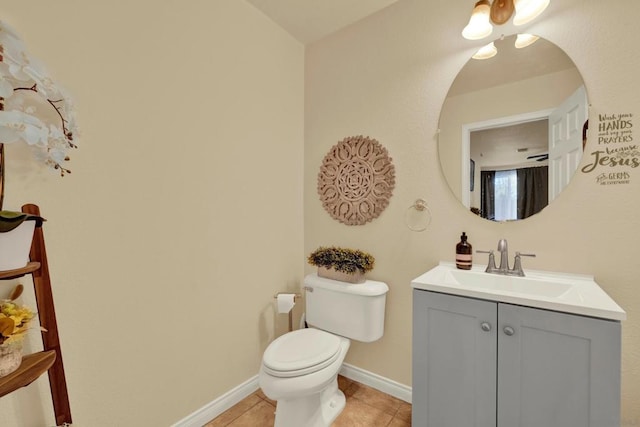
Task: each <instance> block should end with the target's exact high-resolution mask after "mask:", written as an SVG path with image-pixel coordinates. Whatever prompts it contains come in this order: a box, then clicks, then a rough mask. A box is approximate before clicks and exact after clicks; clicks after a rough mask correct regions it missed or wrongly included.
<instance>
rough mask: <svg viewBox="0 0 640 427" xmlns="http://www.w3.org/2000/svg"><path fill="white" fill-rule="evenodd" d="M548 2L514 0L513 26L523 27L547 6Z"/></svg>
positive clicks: (542, 0)
mask: <svg viewBox="0 0 640 427" xmlns="http://www.w3.org/2000/svg"><path fill="white" fill-rule="evenodd" d="M549 1H550V0H515V6H516V16H515V17H514V18H513V25H524V24H526V23H527V22H531V21H533V20H534V19H535V18H536V17H537V16H538V15H540V14H541V13H542V12H543V11H544V10H545V9H546V8H547V6H549Z"/></svg>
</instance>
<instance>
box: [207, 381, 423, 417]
mask: <svg viewBox="0 0 640 427" xmlns="http://www.w3.org/2000/svg"><path fill="white" fill-rule="evenodd" d="M338 387H339V388H340V389H341V390H342V391H343V392H344V394H345V396H347V405H346V407H345V409H344V410H343V411H342V413H341V414H340V415H339V416H338V418H337V419H336V421H335V422H334V423H333V424H332V427H411V404H410V403H407V402H404V401H402V400H400V399H396V398H395V397H392V396H389V395H386V394H384V393H382V392H380V391H378V390H376V389H373V388H371V387H368V386H365V385H363V384H360V383H358V382H355V381H353V380H350V379H348V378H345V377H343V376H341V375H340V376H338ZM276 403H277V402H275V401H273V400H271V399H269V398H268V397H267V396H266V395H265V394H264V393H263V392H262V390H260V389H258V390H257V391H256V392H255V393H253V394H251V395H249V396H248V397H247V398H246V399H244V400H242V401H241V402H239V403H238V404H236V405H235V406H233V407H231V408H230V409H228V410H227V411H225V412H223V413H222V414H220V415H219V416H218V417H217V418H216V419H215V420H213V421H210V422H209V423H208V424H206V425H205V426H204V427H269V426H273V423H274V421H275V407H276Z"/></svg>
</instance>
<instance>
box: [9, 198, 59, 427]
mask: <svg viewBox="0 0 640 427" xmlns="http://www.w3.org/2000/svg"><path fill="white" fill-rule="evenodd" d="M22 212H24V213H28V214H32V215H38V216H40V208H39V207H38V206H37V205H34V204H27V205H24V206H22ZM29 257H30V262H29V263H28V264H27V265H26V266H25V267H23V268H19V269H16V270H9V271H0V280H7V279H13V278H16V277H22V276H24V275H26V274H31V276H32V277H33V288H34V292H35V297H36V305H37V310H38V316H39V318H40V325H41V326H42V327H43V328H44V329H46V331H43V332H42V345H43V347H44V351H41V352H38V353H33V354H29V355H27V356H24V357H23V358H22V364H21V365H20V367H19V368H18V370H17V371H15V372H13V373H11V374H9V375H8V376H6V377H4V378H0V397H2V396H5V395H6V394H9V393H11V392H12V391H15V390H17V389H18V388H20V387H24V386H27V385H29V384H31V383H32V382H33V381H34V380H36V379H37V378H38V377H39V376H40V375H42V374H44V373H45V372H48V373H49V385H50V388H51V399H52V401H53V411H54V414H55V418H56V425H58V426H59V425H65V424H71V408H70V406H69V394H68V391H67V381H66V378H65V375H64V365H63V363H62V350H61V348H60V339H59V336H58V323H57V321H56V313H55V307H54V304H53V292H52V291H51V278H50V276H49V265H48V263H47V251H46V249H45V245H44V233H43V231H42V227H36V229H35V231H34V234H33V241H32V242H31V252H30V254H29Z"/></svg>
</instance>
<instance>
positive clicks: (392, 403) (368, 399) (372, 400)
mask: <svg viewBox="0 0 640 427" xmlns="http://www.w3.org/2000/svg"><path fill="white" fill-rule="evenodd" d="M349 391H350V392H351V393H350V396H353V397H354V398H356V399H358V400H360V401H362V402H364V403H366V404H368V405H371V406H373V407H375V408H378V409H381V410H383V411H384V412H385V413H387V414H389V415H392V416H393V415H395V414H396V412H398V408H399V407H400V402H401V400H400V399H397V398H395V397H393V396H389V395H388V394H385V393H383V392H381V391H378V390H376V389H375V388H371V387H368V386H366V385H363V384H360V383H354V384H353V385H352V386H351V387H350V388H349Z"/></svg>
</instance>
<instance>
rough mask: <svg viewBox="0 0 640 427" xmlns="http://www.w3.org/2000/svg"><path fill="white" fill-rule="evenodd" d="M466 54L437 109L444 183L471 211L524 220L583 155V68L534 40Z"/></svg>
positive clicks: (555, 190)
mask: <svg viewBox="0 0 640 427" xmlns="http://www.w3.org/2000/svg"><path fill="white" fill-rule="evenodd" d="M515 40H516V36H515V35H513V36H509V37H504V38H503V39H500V40H496V41H495V42H494V43H495V46H496V48H497V50H498V54H497V55H496V56H494V57H493V58H490V59H486V60H476V59H471V60H469V62H467V64H466V65H465V66H464V67H463V68H462V70H461V71H460V73H459V74H458V76H457V77H456V79H455V81H454V82H453V84H452V86H451V88H450V89H449V93H448V94H447V98H446V99H445V102H444V104H443V107H442V112H441V114H440V122H439V128H440V132H439V135H438V150H439V156H440V163H441V165H442V170H443V173H444V175H445V178H446V180H447V182H448V184H449V187H450V188H451V190H452V191H453V193H454V194H455V195H456V197H457V198H458V199H459V200H460V202H461V203H462V204H463V205H464V206H465V207H466V208H468V209H470V210H471V211H472V212H474V213H476V214H478V215H481V216H482V217H484V218H487V219H490V220H494V221H508V220H519V219H525V218H527V217H529V216H531V215H533V214H536V213H538V212H539V211H540V210H542V209H543V208H544V207H545V206H547V205H548V204H549V203H550V202H551V201H552V200H553V199H554V198H555V197H556V196H557V195H558V194H559V193H560V192H561V191H562V189H564V188H565V187H566V185H567V184H568V183H569V180H570V179H571V177H572V176H573V174H574V172H575V170H576V169H577V167H578V164H579V163H580V159H581V158H582V149H583V144H582V142H583V141H582V139H583V126H584V125H585V123H586V120H587V117H588V107H587V106H588V102H587V94H586V90H585V88H584V82H583V80H582V77H581V76H580V72H579V71H578V69H577V68H576V67H575V65H574V63H573V61H571V59H570V58H569V57H568V56H567V55H566V54H565V53H564V52H563V51H562V50H561V49H560V48H558V47H557V46H556V45H554V44H553V43H551V42H549V41H546V40H544V39H542V38H541V39H539V40H537V41H536V42H535V43H533V44H532V45H529V46H527V47H526V48H522V49H517V48H515V47H514V44H515Z"/></svg>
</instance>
